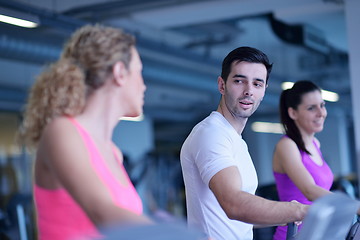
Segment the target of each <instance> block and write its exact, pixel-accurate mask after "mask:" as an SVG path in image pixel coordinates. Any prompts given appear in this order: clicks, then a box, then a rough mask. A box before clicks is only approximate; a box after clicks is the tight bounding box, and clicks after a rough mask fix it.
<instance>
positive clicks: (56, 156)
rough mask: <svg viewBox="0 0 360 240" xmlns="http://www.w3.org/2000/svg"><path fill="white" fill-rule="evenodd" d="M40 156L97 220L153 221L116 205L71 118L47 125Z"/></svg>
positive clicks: (95, 221) (93, 219)
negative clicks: (91, 163) (94, 168)
mask: <svg viewBox="0 0 360 240" xmlns="http://www.w3.org/2000/svg"><path fill="white" fill-rule="evenodd" d="M38 156H39V160H40V161H43V162H44V163H45V164H46V165H47V166H48V168H49V169H50V171H51V174H52V175H54V176H55V179H56V180H57V181H58V184H59V186H63V187H64V188H65V189H66V190H67V191H68V192H69V193H70V195H71V196H72V197H73V198H74V199H75V201H76V202H78V204H79V205H80V206H81V207H82V208H83V210H84V211H85V212H86V213H87V215H88V216H89V218H90V219H91V220H92V222H94V224H96V225H98V226H100V225H106V224H110V223H138V224H149V223H151V220H150V219H149V218H147V217H146V216H143V215H137V214H135V213H133V212H131V211H129V210H126V209H123V208H120V207H118V206H116V205H114V203H113V200H112V198H111V195H110V192H109V191H108V190H107V189H106V187H105V186H104V184H103V183H102V182H101V181H100V179H99V177H98V176H97V175H96V173H95V171H94V170H93V168H92V167H91V165H90V161H89V154H88V151H87V149H86V147H85V145H84V143H83V141H82V139H81V137H80V135H79V134H78V132H77V130H76V129H75V127H74V126H73V125H72V124H71V123H70V122H69V121H68V120H67V119H64V118H59V119H55V120H54V121H53V122H52V123H50V124H49V126H47V127H46V129H45V131H44V134H43V137H42V140H41V142H40V146H39V154H38Z"/></svg>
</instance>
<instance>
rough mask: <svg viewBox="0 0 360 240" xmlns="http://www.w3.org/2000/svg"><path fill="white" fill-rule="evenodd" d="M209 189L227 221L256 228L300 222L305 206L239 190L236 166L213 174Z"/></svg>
mask: <svg viewBox="0 0 360 240" xmlns="http://www.w3.org/2000/svg"><path fill="white" fill-rule="evenodd" d="M209 187H210V189H211V190H212V192H213V193H214V195H215V196H216V198H217V200H218V202H219V203H220V205H221V207H222V209H223V210H224V212H225V213H226V215H227V216H228V217H229V218H230V219H234V220H239V221H242V222H247V223H251V224H258V225H281V224H286V223H289V222H295V221H301V220H303V218H304V216H305V214H306V212H307V209H308V206H307V205H303V204H300V203H297V202H278V201H272V200H267V199H265V198H262V197H259V196H256V195H253V194H250V193H247V192H244V191H241V189H242V182H241V176H240V173H239V171H238V169H237V167H235V166H231V167H228V168H225V169H223V170H221V171H220V172H218V173H217V174H215V175H214V176H213V177H212V178H211V180H210V183H209Z"/></svg>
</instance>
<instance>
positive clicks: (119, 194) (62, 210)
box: [34, 118, 143, 240]
mask: <svg viewBox="0 0 360 240" xmlns="http://www.w3.org/2000/svg"><path fill="white" fill-rule="evenodd" d="M69 120H70V121H71V122H72V123H73V124H74V125H75V127H76V128H77V130H78V132H79V134H80V135H81V137H82V139H83V141H84V143H85V146H86V148H87V150H88V152H89V155H90V162H91V166H92V167H93V169H94V171H95V172H96V173H97V175H98V177H99V179H100V180H101V181H102V182H103V183H104V185H105V186H106V187H107V189H108V190H109V192H110V193H111V196H112V200H113V202H114V204H115V205H117V206H119V207H121V208H125V209H127V210H129V211H132V212H134V213H136V214H138V215H140V214H142V210H143V209H142V202H141V199H140V197H139V195H138V193H137V192H136V189H135V188H134V186H133V184H132V183H131V181H130V179H129V177H128V175H127V173H126V170H125V168H124V166H123V164H122V163H121V162H120V159H119V156H118V155H117V153H116V151H115V145H114V146H113V148H114V154H115V156H116V158H117V160H118V161H119V167H120V168H121V170H122V171H123V173H124V174H125V176H126V181H127V183H126V184H125V185H123V184H121V183H120V182H119V181H118V180H117V179H116V178H115V177H114V176H113V175H112V173H111V172H110V170H109V169H108V167H107V166H106V164H105V162H104V160H103V159H102V157H101V155H100V153H99V151H98V150H97V148H96V146H95V144H94V142H93V141H92V139H91V137H90V135H89V134H88V133H87V132H86V130H85V129H84V128H82V127H81V126H80V125H79V123H78V122H77V121H76V120H75V119H73V118H69ZM34 199H35V207H36V210H37V221H38V233H39V240H49V239H51V240H72V239H74V240H80V239H98V238H99V237H101V234H100V233H99V231H98V230H97V228H96V226H95V225H94V224H93V223H92V222H91V221H90V219H89V218H88V217H87V215H86V213H85V212H84V211H83V210H82V208H81V207H80V206H79V205H78V204H77V202H75V200H74V199H73V198H72V197H71V196H70V194H69V193H68V192H67V191H66V189H64V188H60V189H54V190H51V189H44V188H42V187H40V186H38V185H36V184H35V185H34Z"/></svg>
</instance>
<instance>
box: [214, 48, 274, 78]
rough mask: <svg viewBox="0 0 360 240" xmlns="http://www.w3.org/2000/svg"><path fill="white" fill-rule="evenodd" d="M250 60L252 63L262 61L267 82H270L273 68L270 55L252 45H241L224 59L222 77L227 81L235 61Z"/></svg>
mask: <svg viewBox="0 0 360 240" xmlns="http://www.w3.org/2000/svg"><path fill="white" fill-rule="evenodd" d="M243 61H244V62H250V63H262V64H264V66H265V68H266V71H267V75H266V83H267V82H268V79H269V76H270V72H271V69H272V63H270V62H269V59H268V57H267V56H266V54H265V53H263V52H262V51H260V50H258V49H256V48H252V47H239V48H236V49H234V50H232V51H231V52H230V53H229V54H228V55H227V56H226V57H225V58H224V60H223V63H222V70H221V77H222V79H224V81H225V82H226V80H227V78H228V76H229V74H230V71H231V66H232V63H233V62H243Z"/></svg>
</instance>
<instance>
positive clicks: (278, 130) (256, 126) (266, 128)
mask: <svg viewBox="0 0 360 240" xmlns="http://www.w3.org/2000/svg"><path fill="white" fill-rule="evenodd" d="M251 130H253V131H254V132H260V133H275V134H284V128H283V126H282V125H281V124H280V123H272V122H254V123H252V124H251Z"/></svg>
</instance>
